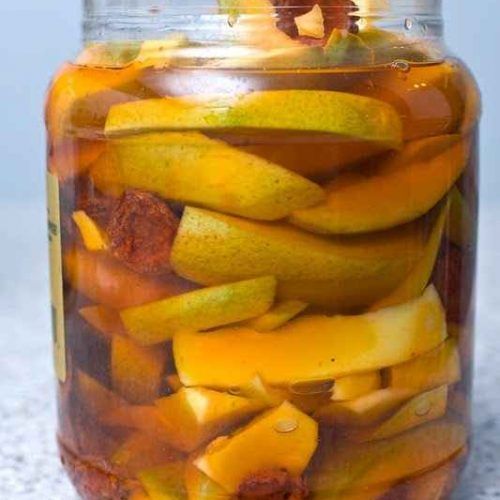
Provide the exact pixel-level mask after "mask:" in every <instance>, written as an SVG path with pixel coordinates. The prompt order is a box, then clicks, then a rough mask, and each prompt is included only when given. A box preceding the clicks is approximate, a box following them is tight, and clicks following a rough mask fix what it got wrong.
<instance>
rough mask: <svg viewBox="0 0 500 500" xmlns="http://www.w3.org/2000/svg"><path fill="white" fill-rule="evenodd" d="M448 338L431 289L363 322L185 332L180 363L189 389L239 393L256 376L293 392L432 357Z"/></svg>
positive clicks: (312, 319)
mask: <svg viewBox="0 0 500 500" xmlns="http://www.w3.org/2000/svg"><path fill="white" fill-rule="evenodd" d="M446 335H447V334H446V322H445V316H444V310H443V307H442V304H441V301H440V299H439V296H438V295H437V293H436V290H435V289H434V287H432V286H431V287H429V288H428V289H427V290H426V291H425V293H424V294H423V295H422V296H421V297H420V298H418V299H415V300H413V301H411V302H408V303H406V304H403V305H400V306H395V307H392V308H388V309H383V310H380V311H377V312H374V313H368V314H366V315H361V316H334V317H328V316H305V317H302V318H299V319H297V320H295V321H292V322H290V323H288V324H287V325H285V326H283V327H281V328H280V329H278V330H275V331H274V332H268V333H265V334H263V333H259V332H256V331H254V330H251V329H249V328H244V327H232V328H225V329H221V330H217V331H212V332H210V333H208V334H205V333H195V332H189V331H183V332H178V333H177V334H176V335H175V336H174V357H175V363H176V366H177V370H178V372H179V377H180V378H181V381H182V383H183V384H184V385H186V386H200V385H201V386H207V387H218V388H230V387H239V386H240V385H241V384H244V383H246V382H247V381H248V380H250V379H251V378H252V377H253V376H254V374H255V373H258V374H259V375H261V377H262V378H263V379H264V380H265V381H266V382H267V383H269V384H271V385H278V386H279V385H281V386H283V385H284V386H289V385H291V384H294V383H301V382H318V381H325V380H332V379H336V378H339V377H342V376H345V375H351V374H355V373H362V372H366V371H371V370H377V369H380V368H383V367H385V366H391V365H395V364H397V363H400V362H402V361H403V360H410V359H413V358H414V357H416V356H418V355H419V354H424V353H426V352H429V351H430V350H432V349H434V348H435V347H436V346H438V345H439V344H441V343H442V342H443V341H444V340H445V338H446ZM207 353H210V363H206V356H207ZM276 353H279V356H278V357H277V355H276Z"/></svg>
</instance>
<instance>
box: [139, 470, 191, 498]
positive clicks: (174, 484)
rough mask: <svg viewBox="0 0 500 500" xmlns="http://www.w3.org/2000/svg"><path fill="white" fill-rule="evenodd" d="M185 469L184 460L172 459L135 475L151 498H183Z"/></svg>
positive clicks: (184, 496)
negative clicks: (172, 460)
mask: <svg viewBox="0 0 500 500" xmlns="http://www.w3.org/2000/svg"><path fill="white" fill-rule="evenodd" d="M185 469H186V464H185V462H181V461H174V462H168V463H166V464H164V465H159V466H156V467H152V468H148V469H145V470H142V471H140V472H139V473H138V474H137V477H138V478H139V481H140V482H141V484H142V487H143V488H144V489H145V490H146V492H147V494H148V495H149V498H150V499H151V500H185V499H186V488H185V485H184V474H185Z"/></svg>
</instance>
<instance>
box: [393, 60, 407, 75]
mask: <svg viewBox="0 0 500 500" xmlns="http://www.w3.org/2000/svg"><path fill="white" fill-rule="evenodd" d="M391 68H392V69H395V70H396V71H400V72H401V73H408V72H409V71H410V70H411V66H410V63H409V62H408V61H405V60H404V59H396V60H395V61H393V62H392V64H391Z"/></svg>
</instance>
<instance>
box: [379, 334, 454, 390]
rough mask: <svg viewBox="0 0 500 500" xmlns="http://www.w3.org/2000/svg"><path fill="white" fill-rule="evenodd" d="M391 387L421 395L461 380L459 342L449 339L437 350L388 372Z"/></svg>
mask: <svg viewBox="0 0 500 500" xmlns="http://www.w3.org/2000/svg"><path fill="white" fill-rule="evenodd" d="M386 376H387V381H388V384H389V385H390V387H393V388H394V389H401V390H405V391H412V392H414V393H419V392H422V391H425V390H429V389H432V388H434V387H438V386H440V385H451V384H454V383H456V382H458V381H459V380H460V377H461V373H460V355H459V352H458V346H457V341H456V340H455V339H449V340H447V341H446V342H445V343H444V344H442V345H440V346H439V347H438V348H437V349H434V350H433V351H431V352H428V353H426V354H423V355H422V356H419V357H417V358H415V359H413V360H411V361H408V362H407V363H403V364H400V365H396V366H392V367H390V368H389V369H388V370H387V374H386Z"/></svg>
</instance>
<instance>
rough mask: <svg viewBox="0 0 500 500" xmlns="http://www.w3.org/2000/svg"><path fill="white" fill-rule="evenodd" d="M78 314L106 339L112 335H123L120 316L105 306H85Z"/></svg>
mask: <svg viewBox="0 0 500 500" xmlns="http://www.w3.org/2000/svg"><path fill="white" fill-rule="evenodd" d="M78 312H79V313H80V316H82V318H83V319H84V320H85V321H87V323H89V325H90V326H92V328H94V330H96V331H98V332H99V333H102V334H103V335H104V337H105V338H107V339H111V338H112V337H113V335H125V328H124V327H123V323H122V320H121V319H120V315H119V314H118V312H117V311H115V310H114V309H110V308H109V307H105V306H87V307H82V309H80V310H79V311H78Z"/></svg>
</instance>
